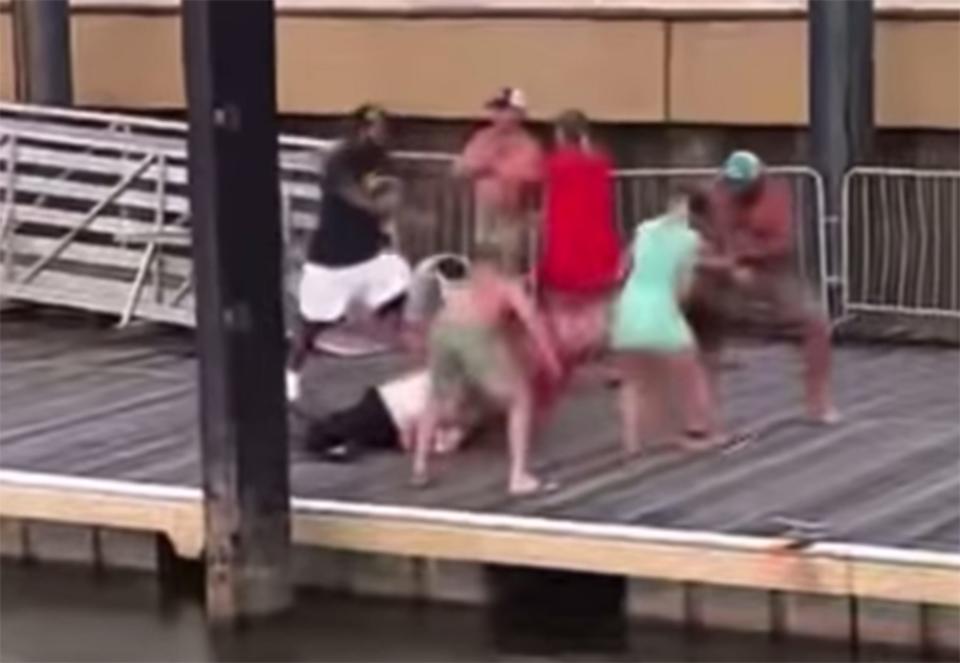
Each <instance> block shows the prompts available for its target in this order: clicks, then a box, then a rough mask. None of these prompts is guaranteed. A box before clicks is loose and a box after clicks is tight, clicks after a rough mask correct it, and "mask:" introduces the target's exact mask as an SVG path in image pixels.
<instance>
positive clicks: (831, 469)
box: [0, 309, 960, 606]
mask: <svg viewBox="0 0 960 663" xmlns="http://www.w3.org/2000/svg"><path fill="white" fill-rule="evenodd" d="M735 355H736V359H737V363H738V365H737V366H736V367H735V368H731V369H730V370H727V371H726V372H725V374H724V377H723V385H722V391H723V397H724V404H725V411H726V414H727V417H728V419H729V421H730V422H731V425H732V426H733V427H735V428H739V429H749V430H752V431H754V432H756V433H757V435H756V438H755V439H754V440H753V441H751V442H749V443H747V444H745V445H742V446H740V447H732V448H727V449H722V450H714V451H710V452H703V453H695V454H690V453H682V452H678V451H676V450H672V449H668V448H663V449H652V450H651V451H650V452H649V453H648V454H646V455H644V456H643V457H641V458H638V459H636V460H632V461H629V462H625V461H624V460H623V459H622V457H621V455H620V453H619V448H618V430H617V421H616V417H615V411H614V408H613V400H614V399H613V394H612V393H611V392H610V391H609V390H608V389H606V388H605V387H604V386H603V385H602V384H601V383H600V382H599V381H593V380H591V379H590V378H589V377H585V378H583V379H582V380H580V382H578V384H576V385H575V388H574V389H573V390H572V392H571V394H570V395H569V397H568V398H567V399H566V400H565V402H564V403H563V405H562V406H561V407H560V408H559V410H558V411H557V412H556V414H555V416H554V417H553V418H552V420H551V422H550V424H549V426H548V427H547V429H546V430H545V431H543V434H542V436H541V437H540V439H539V441H538V443H537V448H536V452H535V456H536V466H537V467H538V469H540V471H541V472H542V473H543V474H545V475H548V476H550V477H552V478H554V479H557V480H558V481H559V482H560V485H561V488H560V490H558V491H557V492H554V493H552V494H549V495H545V496H541V497H536V498H529V499H512V498H509V497H507V496H506V494H505V491H504V477H505V468H504V453H503V449H502V444H499V443H498V442H497V441H496V440H481V441H478V442H477V443H476V444H474V445H472V446H471V447H469V448H468V449H467V450H465V451H464V452H463V453H462V455H460V456H459V457H456V458H453V459H449V460H445V461H444V462H443V463H442V464H441V465H438V470H439V472H438V477H439V481H438V482H437V484H436V485H435V486H433V487H431V488H429V489H426V490H415V489H413V488H410V487H408V485H407V477H408V469H409V467H408V463H407V460H406V459H405V458H403V457H401V456H400V455H399V454H390V453H383V454H377V455H369V456H365V457H364V458H363V459H362V460H361V461H359V462H357V463H355V464H350V465H332V464H326V463H321V462H318V461H316V460H315V459H312V458H311V457H310V456H309V455H308V454H306V453H305V452H304V451H303V450H302V449H301V445H300V442H301V440H300V435H301V434H302V429H303V421H302V417H300V416H299V415H297V414H292V415H291V422H292V423H291V426H292V429H293V432H294V441H293V449H294V451H293V453H292V459H291V463H292V465H291V473H292V485H293V491H294V495H295V498H294V505H293V506H294V516H293V517H294V538H295V540H296V541H297V542H298V543H299V544H304V545H315V546H324V547H330V548H335V549H343V550H352V551H361V552H374V553H381V554H389V555H397V556H406V557H418V558H432V559H443V560H457V561H467V562H479V563H504V564H515V565H521V566H533V567H541V568H556V569H569V570H580V571H593V572H599V573H611V574H621V575H627V576H632V577H642V578H659V579H668V580H677V581H685V582H697V583H714V584H725V585H732V586H740V587H754V588H763V589H779V590H787V591H797V592H812V593H822V594H832V595H841V596H847V595H850V596H857V597H866V598H881V599H893V600H899V601H907V602H912V603H921V604H939V605H951V606H958V605H960V424H958V421H960V382H958V374H960V352H958V351H957V350H956V349H952V348H943V347H928V346H907V345H900V346H894V345H845V346H841V347H839V348H838V349H837V352H836V371H835V384H836V391H837V396H838V401H839V405H840V407H841V409H842V411H843V413H844V415H845V417H844V420H843V422H842V423H840V424H838V425H835V426H832V427H820V426H814V425H812V424H808V423H805V422H804V421H803V420H802V418H801V417H800V416H799V415H800V411H799V408H798V405H799V403H800V398H799V390H800V387H799V380H798V379H797V378H798V371H799V366H798V364H797V362H796V361H795V360H794V358H793V357H792V353H791V349H790V348H788V347H786V346H783V345H779V344H750V345H745V346H743V347H741V348H738V349H737V350H736V352H735ZM408 365H409V360H408V359H405V358H402V357H396V356H382V357H376V358H367V359H352V360H333V359H319V358H318V359H317V360H315V361H313V362H312V363H311V364H310V365H309V366H308V371H307V375H306V380H305V390H306V393H305V395H306V399H305V400H306V403H307V405H306V407H308V408H309V409H310V410H311V411H313V412H316V413H322V412H324V411H326V410H328V409H330V408H333V407H336V406H339V405H343V404H345V403H347V402H349V401H350V400H352V399H353V398H355V397H356V396H358V395H359V394H360V393H361V391H362V389H363V388H365V387H366V386H368V385H370V384H372V383H375V382H377V381H378V380H381V379H383V378H386V377H388V376H390V375H392V374H394V373H396V372H398V371H399V370H402V369H403V368H404V367H406V366H408ZM194 374H195V359H194V357H193V348H192V338H191V336H190V334H189V333H188V332H184V331H178V330H170V329H162V328H159V327H155V326H151V325H142V326H134V327H131V328H128V329H124V330H116V329H113V328H109V327H103V326H102V325H101V326H97V325H95V324H93V323H91V322H90V321H89V319H84V318H81V317H78V316H76V315H74V314H69V313H64V312H59V311H54V310H41V309H35V310H28V311H8V312H5V313H4V317H3V319H2V326H0V418H2V426H0V517H3V518H5V519H16V520H37V521H52V522H61V523H73V524H81V525H89V526H95V527H116V528H121V529H131V530H140V531H151V532H153V531H155V532H160V533H164V534H166V535H167V536H169V537H170V539H171V541H172V542H173V544H174V546H175V548H176V549H177V551H178V552H179V553H180V554H182V555H184V556H188V557H189V556H198V555H199V554H200V553H201V550H202V547H203V531H202V511H201V502H200V492H199V489H198V484H199V480H200V468H199V444H198V441H197V432H196V395H195V385H194ZM264 443H265V444H269V440H265V441H264ZM784 520H786V521H805V522H812V523H817V524H819V526H820V527H821V529H822V533H823V537H824V538H823V540H822V541H819V542H815V543H812V544H811V545H809V546H806V547H803V548H802V549H792V548H791V545H790V544H791V542H792V541H791V539H789V538H785V534H786V531H785V529H786V527H785V525H784Z"/></svg>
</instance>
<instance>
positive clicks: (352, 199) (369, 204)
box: [334, 179, 387, 216]
mask: <svg viewBox="0 0 960 663" xmlns="http://www.w3.org/2000/svg"><path fill="white" fill-rule="evenodd" d="M334 191H336V193H337V195H338V196H340V197H341V198H343V199H344V200H346V201H347V202H348V203H350V204H351V205H353V206H354V207H359V208H360V209H362V210H365V211H367V212H370V213H371V214H375V215H377V216H383V215H384V214H385V213H386V212H387V209H386V206H385V205H384V204H383V202H382V201H378V200H377V199H376V198H374V197H373V196H372V195H370V194H369V193H368V192H367V191H365V190H364V189H363V187H362V186H360V183H359V182H356V181H352V180H346V179H342V180H340V181H339V182H336V183H335V184H334Z"/></svg>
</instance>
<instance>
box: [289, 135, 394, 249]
mask: <svg viewBox="0 0 960 663" xmlns="http://www.w3.org/2000/svg"><path fill="white" fill-rule="evenodd" d="M386 165H387V153H386V151H385V150H384V149H383V148H382V147H380V146H379V145H377V144H375V143H371V142H368V141H363V142H358V141H347V142H345V143H344V144H342V145H341V146H340V147H338V148H337V149H336V150H334V152H333V154H331V155H330V159H329V160H328V161H327V165H326V169H325V170H324V175H323V178H322V181H321V199H320V226H319V227H318V228H317V230H316V232H314V233H313V237H311V239H310V245H309V247H308V248H307V260H309V261H310V262H312V263H316V264H319V265H326V266H329V267H349V266H351V265H357V264H360V263H362V262H366V261H367V260H370V259H372V258H374V257H375V256H376V255H377V254H378V253H379V252H380V250H381V249H382V248H383V246H384V244H385V243H386V236H385V235H384V233H383V231H382V230H381V227H380V219H379V218H378V217H377V216H376V215H375V214H372V213H371V212H369V211H367V210H365V209H362V208H360V207H356V206H355V205H353V204H351V203H350V202H349V201H347V200H346V199H345V198H344V197H343V196H342V195H341V194H340V190H341V188H342V187H343V186H344V185H357V186H362V184H363V181H364V179H365V178H366V177H367V176H369V175H371V174H373V173H378V172H380V171H382V170H383V169H384V168H385V167H386Z"/></svg>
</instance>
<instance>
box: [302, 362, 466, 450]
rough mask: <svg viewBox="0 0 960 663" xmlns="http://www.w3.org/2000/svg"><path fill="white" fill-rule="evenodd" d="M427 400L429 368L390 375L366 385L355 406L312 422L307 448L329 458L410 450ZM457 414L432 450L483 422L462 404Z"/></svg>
mask: <svg viewBox="0 0 960 663" xmlns="http://www.w3.org/2000/svg"><path fill="white" fill-rule="evenodd" d="M429 400H430V375H429V373H428V372H427V371H426V370H419V371H415V372H412V373H406V374H404V375H401V376H399V377H396V378H393V379H391V380H388V381H386V382H384V383H383V384H381V385H377V386H375V387H371V388H369V389H367V390H366V392H364V394H363V396H362V397H361V398H360V399H359V400H358V401H356V402H355V403H353V404H352V405H350V406H348V407H345V408H343V409H341V410H337V411H335V412H332V413H330V414H328V415H326V416H325V417H323V418H321V419H316V420H314V421H311V422H310V424H309V426H308V428H307V436H306V445H307V449H309V450H310V451H311V452H313V453H315V454H317V455H319V456H320V458H322V459H323V460H326V461H330V462H349V461H351V460H353V459H355V458H356V457H357V456H358V455H360V454H362V453H364V452H367V451H410V450H411V448H412V447H413V440H414V436H415V435H416V430H417V422H418V421H419V420H420V418H421V417H422V416H423V414H424V412H425V411H426V409H427V405H428V403H429ZM457 414H458V417H457V420H456V421H450V422H447V424H446V425H445V426H443V427H438V428H437V430H436V432H435V433H434V438H433V441H432V444H431V447H432V450H433V451H434V452H437V453H441V454H446V453H451V452H453V451H456V450H457V449H458V448H459V447H460V445H461V443H462V442H463V441H464V440H465V438H467V437H468V436H469V435H470V433H471V432H472V431H473V430H474V429H475V428H476V426H477V425H478V424H479V423H480V418H481V417H480V414H479V411H478V410H476V409H470V408H461V410H460V411H459V412H458V413H457Z"/></svg>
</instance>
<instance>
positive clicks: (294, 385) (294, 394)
mask: <svg viewBox="0 0 960 663" xmlns="http://www.w3.org/2000/svg"><path fill="white" fill-rule="evenodd" d="M285 377H286V384H287V400H288V401H290V402H293V401H297V400H299V399H300V374H299V373H297V372H296V371H287V372H286V375H285Z"/></svg>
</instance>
